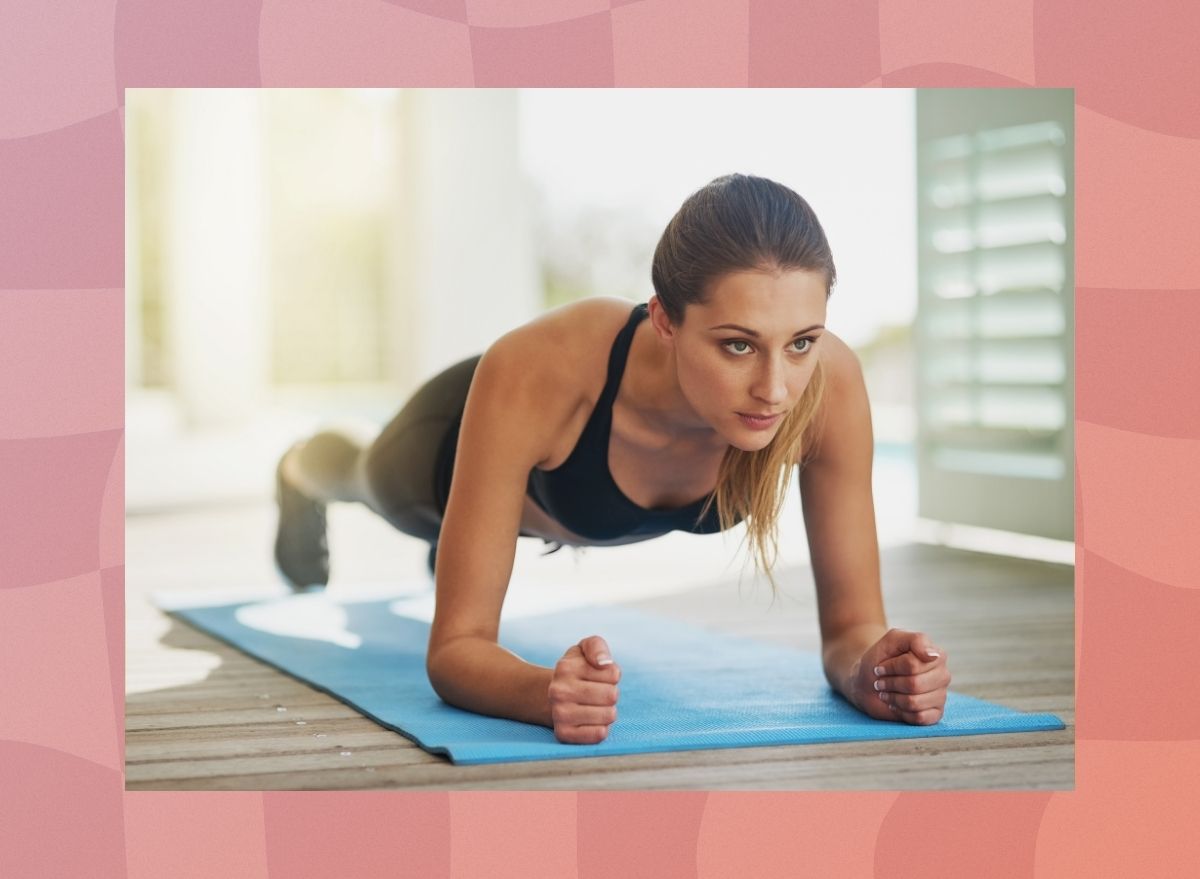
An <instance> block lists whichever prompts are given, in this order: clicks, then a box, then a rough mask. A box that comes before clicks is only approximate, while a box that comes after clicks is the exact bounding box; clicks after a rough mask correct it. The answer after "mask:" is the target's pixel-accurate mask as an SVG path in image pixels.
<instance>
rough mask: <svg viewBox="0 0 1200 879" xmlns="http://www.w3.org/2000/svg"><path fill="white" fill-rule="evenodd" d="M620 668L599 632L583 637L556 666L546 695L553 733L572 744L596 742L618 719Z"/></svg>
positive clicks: (602, 739)
mask: <svg viewBox="0 0 1200 879" xmlns="http://www.w3.org/2000/svg"><path fill="white" fill-rule="evenodd" d="M620 680H621V669H620V667H619V666H618V665H617V664H616V663H615V662H613V658H612V653H611V652H609V649H608V644H606V643H605V641H604V639H603V638H601V637H600V636H599V635H592V636H591V637H589V638H584V639H583V640H582V641H580V642H579V643H578V644H576V645H575V646H574V647H572V648H571V649H570V650H568V651H567V652H566V653H564V654H563V658H562V659H560V660H559V661H558V662H557V664H555V666H554V677H553V678H551V680H550V689H549V692H548V693H547V696H548V698H549V701H550V716H551V718H552V719H553V721H554V736H555V738H557V739H558V740H559V741H560V742H565V743H567V744H573V745H594V744H596V743H597V742H602V741H604V739H605V738H606V737H607V736H608V728H609V727H610V726H612V725H613V723H615V722H616V720H617V683H618V682H619V681H620Z"/></svg>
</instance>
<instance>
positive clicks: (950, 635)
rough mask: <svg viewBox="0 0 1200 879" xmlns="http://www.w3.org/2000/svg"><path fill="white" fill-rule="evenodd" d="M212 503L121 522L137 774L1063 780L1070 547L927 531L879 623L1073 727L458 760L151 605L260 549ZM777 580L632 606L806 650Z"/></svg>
mask: <svg viewBox="0 0 1200 879" xmlns="http://www.w3.org/2000/svg"><path fill="white" fill-rule="evenodd" d="M252 515H253V516H254V517H256V518H255V521H256V522H258V521H260V519H261V518H262V517H263V516H265V515H266V513H265V512H264V511H255V512H253V514H252ZM208 516H209V517H208V518H203V517H200V518H197V517H183V518H180V519H178V520H172V518H171V517H166V518H156V519H154V520H152V521H143V522H138V521H134V520H132V519H131V520H130V524H129V527H128V531H127V546H128V547H129V551H130V577H129V585H128V587H127V603H126V617H127V631H126V681H127V689H128V690H129V693H128V694H127V697H126V787H127V788H128V789H130V790H151V789H159V790H184V789H189V790H190V789H211V790H218V789H220V790H228V789H239V790H276V789H322V790H324V789H366V788H406V789H409V788H411V789H490V788H508V789H573V790H580V789H643V790H649V789H685V788H696V789H709V790H715V789H776V790H778V789H824V790H830V789H889V790H901V789H909V790H911V789H952V788H958V789H964V788H965V789H993V790H998V789H1058V790H1063V789H1072V788H1073V787H1074V777H1075V776H1074V719H1075V716H1074V707H1075V699H1074V667H1073V665H1074V601H1073V580H1074V569H1073V568H1071V567H1069V566H1064V565H1054V564H1049V563H1044V562H1032V561H1025V560H1019V559H1010V558H1005V557H999V556H989V555H983V554H979V553H968V552H962V551H958V550H950V549H945V548H940V547H932V546H925V545H910V546H902V547H895V548H892V549H888V550H885V552H884V556H883V568H884V583H885V587H884V591H885V598H886V601H887V607H888V613H889V623H890V624H891V625H893V626H897V627H901V628H913V629H921V630H923V631H927V632H929V633H930V634H931V635H932V636H933V637H934V638H935V640H936V643H938V644H940V645H941V646H943V647H944V648H945V649H946V650H947V651H948V654H949V657H950V667H951V671H952V673H953V675H954V683H953V685H952V688H953V689H954V690H955V691H957V692H961V693H965V694H968V695H971V696H976V697H979V698H983V699H989V700H992V701H996V702H1000V703H1002V704H1004V705H1008V706H1010V707H1012V708H1017V709H1021V710H1025V711H1039V712H1041V711H1045V712H1051V713H1054V714H1057V715H1058V716H1059V717H1061V718H1062V719H1063V721H1064V722H1065V723H1066V724H1067V728H1066V729H1065V730H1060V731H1055V732H1036V733H1014V734H1003V735H984V736H955V737H947V738H936V739H925V740H896V741H879V742H848V743H839V744H823V745H802V746H786V747H783V746H781V747H769V748H744V749H742V748H739V749H729V750H716V751H690V752H682V753H674V754H644V755H636V756H627V757H605V758H587V759H576V760H560V761H545V762H533V763H515V764H503V765H492V766H463V767H460V766H454V765H452V764H450V763H449V762H448V761H446V760H444V759H442V758H440V757H434V756H431V755H429V754H427V753H425V752H424V751H422V750H421V749H419V748H417V747H416V746H415V745H413V744H412V743H411V742H409V741H408V740H407V739H405V738H403V737H402V736H399V735H397V734H395V733H393V732H390V731H388V730H385V729H383V728H381V727H379V726H378V725H376V724H375V723H373V722H372V721H370V720H368V719H366V718H365V717H363V716H361V715H359V714H357V713H356V712H355V711H353V710H352V709H350V708H347V707H346V706H344V705H342V704H341V703H340V702H337V701H335V700H334V699H332V698H329V697H327V696H325V695H323V694H321V693H318V692H316V691H315V690H313V689H311V688H309V687H308V686H307V685H305V684H303V683H300V682H298V681H296V680H294V679H292V678H290V677H288V676H286V675H283V674H281V673H279V672H277V671H275V670H273V669H271V668H269V667H267V666H265V665H263V664H261V663H259V662H258V661H256V660H253V659H251V658H249V657H247V656H245V655H244V654H242V653H239V652H238V651H236V650H234V649H232V648H230V647H228V646H226V645H225V644H223V643H221V642H219V641H216V640H214V639H213V638H210V637H208V636H207V635H204V634H202V633H200V632H198V631H196V630H194V629H192V628H191V627H189V626H187V625H185V624H182V623H180V622H178V621H175V620H174V619H172V618H169V617H166V616H165V615H163V614H161V613H160V612H159V611H157V610H155V609H154V608H152V607H151V606H150V604H149V602H148V599H147V595H148V593H149V591H151V590H152V589H163V588H169V587H171V586H177V585H185V586H187V585H195V584H196V583H198V582H202V581H205V580H208V581H210V582H211V581H212V578H213V577H216V576H218V575H220V576H225V577H226V578H228V576H229V575H230V572H231V571H232V570H236V569H237V568H238V566H239V564H240V565H241V567H242V570H243V572H244V569H245V567H246V564H245V563H246V559H247V558H248V556H247V555H246V554H247V553H249V552H251V551H253V552H256V553H258V555H259V556H261V555H263V552H262V550H261V546H262V545H263V544H262V543H259V542H254V541H249V542H247V534H248V533H249V532H248V531H247V529H246V528H245V527H243V526H242V525H239V524H238V521H237V517H236V516H233V517H230V516H228V515H226V516H223V517H214V514H208ZM252 531H253V529H250V532H252ZM239 546H246V547H251V546H252V547H253V549H252V550H251V549H249V548H245V549H237V547H239ZM335 546H336V543H335ZM220 547H225V549H226V551H225V552H223V553H222V552H219V548H220ZM254 564H260V562H258V561H256V562H254ZM254 573H255V574H256V575H257V574H258V573H259V572H258V571H257V570H255V571H254ZM779 580H780V584H781V586H782V587H783V593H784V598H783V599H781V600H780V601H779V602H777V603H776V604H774V605H773V606H768V602H766V601H765V600H764V598H763V595H762V593H761V590H760V592H759V593H758V594H757V595H754V596H751V595H750V594H749V592H748V590H747V591H744V592H743V593H742V594H741V595H739V589H738V587H737V583H736V576H734V577H732V578H730V580H729V581H728V582H724V583H720V584H717V585H713V586H708V587H705V588H701V589H697V590H693V591H691V592H687V593H683V594H675V595H668V596H661V597H658V598H654V599H650V600H645V601H641V602H637V603H636V604H633V605H631V606H635V607H639V608H641V609H644V610H646V611H649V612H652V613H657V614H662V615H665V616H669V617H673V618H675V619H680V620H684V621H688V622H691V623H694V624H696V625H700V626H704V627H708V628H711V629H713V630H718V631H728V632H734V633H738V634H743V635H747V636H751V637H755V638H760V639H763V640H767V641H775V642H779V643H784V644H789V645H792V646H795V647H797V648H800V649H805V650H814V651H815V650H817V649H818V648H819V637H818V633H817V626H816V619H815V602H814V599H813V591H812V581H811V575H810V574H809V572H808V570H807V569H805V568H797V569H790V570H787V571H784V572H782V576H781V577H780V578H779ZM218 582H226V583H228V582H229V580H228V579H225V580H224V581H218ZM280 708H283V709H285V710H279V709H280Z"/></svg>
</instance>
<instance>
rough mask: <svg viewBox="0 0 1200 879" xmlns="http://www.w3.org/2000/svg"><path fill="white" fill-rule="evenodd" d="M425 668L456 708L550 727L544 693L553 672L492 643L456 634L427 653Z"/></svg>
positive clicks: (444, 696) (435, 684)
mask: <svg viewBox="0 0 1200 879" xmlns="http://www.w3.org/2000/svg"><path fill="white" fill-rule="evenodd" d="M426 669H427V671H428V673H429V682H430V683H431V684H432V685H433V689H434V691H435V692H436V693H437V694H438V695H439V696H440V697H441V698H442V699H443V700H445V701H446V702H448V703H449V704H451V705H454V706H455V707H457V708H463V709H466V710H467V711H474V712H476V713H478V714H487V715H491V716H492V717H506V718H509V719H510V720H519V721H522V722H524V723H536V724H541V725H542V726H550V727H552V726H553V725H554V721H553V720H552V719H551V717H550V703H549V699H548V697H547V694H548V691H549V689H550V679H551V677H552V676H553V674H554V670H553V669H549V668H543V667H542V666H540V665H533V664H532V663H529V662H526V661H525V660H523V659H521V657H519V656H517V655H516V654H515V653H513V652H511V651H509V650H506V649H505V648H503V647H501V646H500V645H499V644H497V643H495V642H494V641H489V640H487V639H486V638H474V637H468V636H463V637H460V638H455V639H453V640H451V641H448V642H447V643H445V644H442V645H439V646H438V648H437V650H436V651H431V652H430V654H429V657H428V660H427V662H426Z"/></svg>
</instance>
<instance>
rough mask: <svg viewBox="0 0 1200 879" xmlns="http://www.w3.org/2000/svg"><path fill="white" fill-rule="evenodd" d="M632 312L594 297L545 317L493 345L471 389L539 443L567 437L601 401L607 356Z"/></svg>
mask: <svg viewBox="0 0 1200 879" xmlns="http://www.w3.org/2000/svg"><path fill="white" fill-rule="evenodd" d="M634 304H635V303H633V302H630V301H628V300H625V299H618V298H616V297H595V298H589V299H582V300H579V301H578V302H573V303H570V304H568V305H564V306H561V307H559V308H556V309H554V310H552V311H548V312H546V313H545V314H543V315H540V316H539V317H537V318H535V319H534V320H532V321H529V322H528V323H526V324H522V325H521V326H519V327H516V328H515V329H513V330H510V331H509V332H507V333H505V334H504V335H503V336H501V337H500V338H499V339H497V340H496V341H495V342H493V343H492V345H491V347H490V348H488V350H487V351H486V352H485V353H484V355H483V359H482V361H481V362H480V364H479V368H478V370H477V373H476V383H477V384H479V385H480V386H481V387H486V388H487V389H488V390H487V391H486V396H488V397H489V398H494V402H495V405H497V406H501V407H503V408H504V410H505V411H506V412H508V413H509V415H510V416H511V417H514V418H516V419H518V420H520V421H521V422H522V423H525V424H528V425H529V426H530V427H531V428H532V429H534V430H535V431H536V432H537V433H539V434H540V435H543V436H547V437H558V436H560V435H565V434H569V433H571V431H572V430H574V429H575V428H578V427H580V426H581V424H582V421H581V419H582V420H583V421H586V416H587V413H588V412H590V411H591V410H592V409H593V408H594V407H595V405H596V401H597V400H598V399H599V398H600V394H601V392H602V391H603V389H604V382H605V380H606V378H607V375H608V358H609V352H610V351H611V350H612V345H613V341H614V340H615V339H616V337H617V334H618V333H619V332H620V331H621V328H622V327H623V326H624V325H625V323H626V321H628V320H629V315H630V312H631V311H632V310H633V307H634ZM481 379H482V380H481ZM575 433H578V431H577V430H575ZM553 455H554V450H553V449H547V450H545V455H544V457H546V458H550V457H553Z"/></svg>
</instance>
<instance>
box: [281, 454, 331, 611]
mask: <svg viewBox="0 0 1200 879" xmlns="http://www.w3.org/2000/svg"><path fill="white" fill-rule="evenodd" d="M284 457H285V458H286V457H287V455H284ZM275 501H276V503H277V504H278V505H279V529H278V531H276V533H275V566H276V567H277V568H278V569H279V573H280V574H281V575H282V576H283V578H284V579H285V580H286V581H287V582H288V585H289V586H291V587H292V589H293V590H294V591H296V592H303V591H306V590H309V589H316V588H320V587H324V586H326V585H328V584H329V542H328V540H327V539H326V537H325V504H323V503H321V502H320V501H314V500H313V499H312V498H310V497H308V496H307V495H305V494H303V493H302V492H301V491H300V490H299V489H297V488H295V487H294V486H292V485H290V484H289V483H288V482H287V481H286V480H285V479H284V478H283V458H280V459H279V466H278V467H276V468H275Z"/></svg>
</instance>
